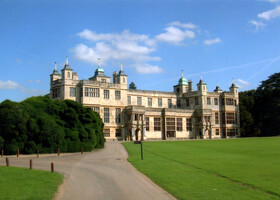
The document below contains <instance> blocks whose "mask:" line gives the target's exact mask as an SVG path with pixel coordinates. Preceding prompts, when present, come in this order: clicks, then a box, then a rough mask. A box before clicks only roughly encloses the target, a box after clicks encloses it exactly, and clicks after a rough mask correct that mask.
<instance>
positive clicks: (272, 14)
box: [258, 6, 280, 20]
mask: <svg viewBox="0 0 280 200" xmlns="http://www.w3.org/2000/svg"><path fill="white" fill-rule="evenodd" d="M279 16H280V6H277V7H276V8H274V9H272V10H268V11H266V12H263V13H260V14H258V17H259V18H261V19H265V20H270V19H272V18H276V17H279Z"/></svg>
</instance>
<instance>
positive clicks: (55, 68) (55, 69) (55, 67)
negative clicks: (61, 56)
mask: <svg viewBox="0 0 280 200" xmlns="http://www.w3.org/2000/svg"><path fill="white" fill-rule="evenodd" d="M54 71H57V66H56V62H54Z"/></svg>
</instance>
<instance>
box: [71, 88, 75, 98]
mask: <svg viewBox="0 0 280 200" xmlns="http://www.w3.org/2000/svg"><path fill="white" fill-rule="evenodd" d="M75 96H76V88H73V87H70V97H75Z"/></svg>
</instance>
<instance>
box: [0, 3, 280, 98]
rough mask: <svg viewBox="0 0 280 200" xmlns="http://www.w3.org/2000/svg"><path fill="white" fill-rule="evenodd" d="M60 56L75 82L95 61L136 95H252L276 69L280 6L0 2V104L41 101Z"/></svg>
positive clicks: (92, 68)
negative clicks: (190, 90)
mask: <svg viewBox="0 0 280 200" xmlns="http://www.w3.org/2000/svg"><path fill="white" fill-rule="evenodd" d="M66 56H68V57H69V65H70V67H71V68H72V69H73V70H74V71H75V72H77V73H78V75H79V79H80V80H82V79H88V78H89V77H92V76H93V74H94V71H95V69H96V68H97V66H98V58H100V59H101V66H102V68H103V69H104V70H105V74H106V75H107V76H111V77H112V74H113V72H114V71H119V70H120V66H121V64H122V65H123V69H124V71H125V73H126V74H127V75H128V83H130V82H134V83H135V85H136V86H137V89H143V90H159V91H173V86H174V85H176V84H178V80H179V78H180V77H181V76H182V70H183V75H184V77H185V78H186V79H187V80H190V79H191V80H192V81H193V83H194V85H195V84H197V83H198V82H199V80H200V78H201V76H202V78H203V81H204V82H205V83H206V84H207V87H208V90H209V91H213V90H214V89H215V87H216V85H217V84H218V85H219V86H220V88H221V89H222V90H224V91H228V90H229V87H230V85H231V83H232V82H233V81H234V82H235V83H236V84H237V85H238V87H239V91H245V90H250V89H256V88H257V87H258V86H259V85H260V84H261V81H263V80H266V79H267V78H268V77H269V76H270V75H272V74H273V73H276V72H279V70H280V0H228V1H226V0H224V1H222V0H219V1H218V0H205V1H200V0H198V1H194V0H142V1H139V0H137V1H136V0H119V1H115V0H102V1H101V0H100V1H89V0H80V1H73V0H67V1H64V0H60V1H54V0H41V1H37V0H26V1H16V0H1V1H0V70H1V73H0V102H2V101H3V100H5V99H10V100H12V101H22V100H24V99H26V98H28V97H31V96H38V95H45V94H48V93H49V89H50V74H51V73H52V71H53V70H54V62H57V65H58V70H59V71H60V70H61V69H62V68H63V66H64V64H65V58H66Z"/></svg>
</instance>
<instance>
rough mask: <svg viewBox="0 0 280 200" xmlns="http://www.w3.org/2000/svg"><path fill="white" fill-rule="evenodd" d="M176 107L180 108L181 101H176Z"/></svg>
mask: <svg viewBox="0 0 280 200" xmlns="http://www.w3.org/2000/svg"><path fill="white" fill-rule="evenodd" d="M176 106H177V108H181V99H177V101H176Z"/></svg>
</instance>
